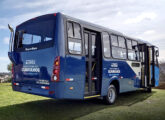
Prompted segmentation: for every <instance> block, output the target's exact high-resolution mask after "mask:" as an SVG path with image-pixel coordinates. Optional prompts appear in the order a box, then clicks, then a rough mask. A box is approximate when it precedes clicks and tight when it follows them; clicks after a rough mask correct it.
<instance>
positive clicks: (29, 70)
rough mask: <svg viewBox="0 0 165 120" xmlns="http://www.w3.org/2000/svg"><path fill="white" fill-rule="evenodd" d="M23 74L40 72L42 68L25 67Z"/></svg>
mask: <svg viewBox="0 0 165 120" xmlns="http://www.w3.org/2000/svg"><path fill="white" fill-rule="evenodd" d="M22 72H40V68H28V67H23V68H22Z"/></svg>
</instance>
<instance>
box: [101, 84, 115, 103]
mask: <svg viewBox="0 0 165 120" xmlns="http://www.w3.org/2000/svg"><path fill="white" fill-rule="evenodd" d="M116 98H117V92H116V87H115V86H114V85H110V86H109V88H108V93H107V96H105V97H104V100H105V102H106V104H109V105H112V104H114V103H115V101H116Z"/></svg>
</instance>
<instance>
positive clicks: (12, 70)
mask: <svg viewBox="0 0 165 120" xmlns="http://www.w3.org/2000/svg"><path fill="white" fill-rule="evenodd" d="M11 73H12V78H14V64H12V68H11Z"/></svg>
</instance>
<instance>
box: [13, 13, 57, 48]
mask: <svg viewBox="0 0 165 120" xmlns="http://www.w3.org/2000/svg"><path fill="white" fill-rule="evenodd" d="M54 28H55V19H54V16H53V18H51V17H49V18H44V19H42V18H38V19H37V20H32V21H29V22H28V23H26V22H25V23H24V24H21V25H20V26H18V27H17V30H16V37H15V39H16V41H15V49H16V51H24V50H25V51H26V50H27V51H28V50H29V49H25V48H31V47H35V49H34V50H38V49H43V48H48V47H52V46H53V43H54V40H53V38H54V33H55V29H54ZM46 38H50V40H49V41H45V39H46Z"/></svg>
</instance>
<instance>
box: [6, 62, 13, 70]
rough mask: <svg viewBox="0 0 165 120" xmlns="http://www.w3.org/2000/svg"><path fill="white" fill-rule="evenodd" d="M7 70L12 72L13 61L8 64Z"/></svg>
mask: <svg viewBox="0 0 165 120" xmlns="http://www.w3.org/2000/svg"><path fill="white" fill-rule="evenodd" d="M7 70H8V71H9V72H12V63H10V64H8V65H7Z"/></svg>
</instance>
